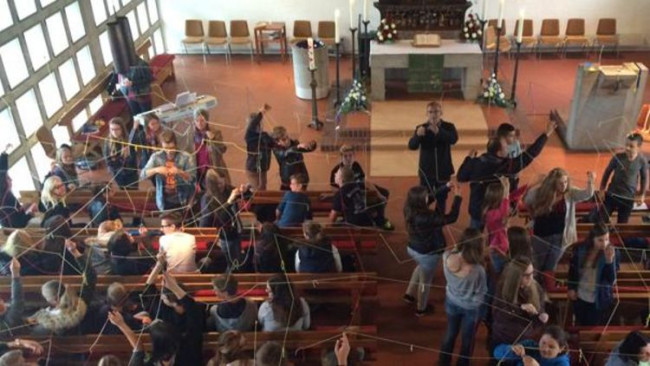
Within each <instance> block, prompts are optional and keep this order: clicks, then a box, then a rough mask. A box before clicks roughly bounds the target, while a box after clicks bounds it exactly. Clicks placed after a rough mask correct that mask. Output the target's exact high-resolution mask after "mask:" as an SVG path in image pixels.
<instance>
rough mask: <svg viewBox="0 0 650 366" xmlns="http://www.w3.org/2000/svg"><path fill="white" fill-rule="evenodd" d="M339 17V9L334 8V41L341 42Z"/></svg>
mask: <svg viewBox="0 0 650 366" xmlns="http://www.w3.org/2000/svg"><path fill="white" fill-rule="evenodd" d="M340 17H341V11H340V10H339V9H336V10H334V43H340V42H341V34H340V33H339V18H340Z"/></svg>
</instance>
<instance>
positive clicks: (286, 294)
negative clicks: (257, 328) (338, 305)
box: [257, 275, 311, 332]
mask: <svg viewBox="0 0 650 366" xmlns="http://www.w3.org/2000/svg"><path fill="white" fill-rule="evenodd" d="M266 292H267V293H268V294H269V297H268V299H267V300H266V301H264V302H263V303H262V305H261V306H260V309H259V311H258V313H257V319H258V320H259V323H260V324H261V325H262V330H263V331H265V332H275V331H284V330H287V329H288V330H307V329H309V326H310V324H311V316H310V314H309V305H307V301H305V299H304V298H302V297H300V298H298V297H296V296H294V294H295V291H294V289H293V286H291V283H290V282H289V279H288V278H287V277H285V276H282V275H277V276H274V277H272V278H271V279H270V280H269V282H267V284H266Z"/></svg>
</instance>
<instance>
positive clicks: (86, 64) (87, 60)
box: [77, 46, 95, 85]
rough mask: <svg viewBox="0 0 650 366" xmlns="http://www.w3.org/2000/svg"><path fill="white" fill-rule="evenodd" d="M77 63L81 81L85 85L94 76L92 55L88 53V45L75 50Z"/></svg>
mask: <svg viewBox="0 0 650 366" xmlns="http://www.w3.org/2000/svg"><path fill="white" fill-rule="evenodd" d="M77 63H78V64H79V71H81V81H82V82H83V84H84V85H86V84H88V83H89V82H90V81H91V80H92V79H93V78H94V77H95V65H93V57H92V56H91V55H90V47H89V46H86V47H84V48H82V49H81V50H79V52H77Z"/></svg>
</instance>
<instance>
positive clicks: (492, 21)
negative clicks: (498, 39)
mask: <svg viewBox="0 0 650 366" xmlns="http://www.w3.org/2000/svg"><path fill="white" fill-rule="evenodd" d="M487 26H488V27H490V26H491V27H492V28H494V32H495V33H494V34H496V30H497V20H496V19H490V20H488V23H487ZM505 35H506V20H505V19H501V36H502V37H504V36H505Z"/></svg>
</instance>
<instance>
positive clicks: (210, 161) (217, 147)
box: [194, 109, 230, 187]
mask: <svg viewBox="0 0 650 366" xmlns="http://www.w3.org/2000/svg"><path fill="white" fill-rule="evenodd" d="M208 120H210V114H208V111H206V110H205V109H198V110H196V111H194V151H195V153H196V168H197V182H199V184H201V186H202V187H203V183H204V182H203V181H204V179H205V174H206V173H207V171H208V169H209V168H210V167H212V168H213V169H218V171H219V172H220V173H222V176H223V177H224V179H225V180H226V182H227V183H228V184H230V175H229V174H228V168H227V167H226V161H225V160H224V159H223V154H225V153H226V150H227V149H228V147H227V146H226V145H225V144H224V143H223V136H222V135H221V131H219V130H218V129H211V128H210V126H208Z"/></svg>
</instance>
